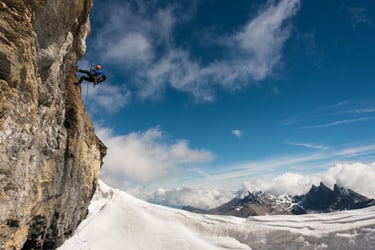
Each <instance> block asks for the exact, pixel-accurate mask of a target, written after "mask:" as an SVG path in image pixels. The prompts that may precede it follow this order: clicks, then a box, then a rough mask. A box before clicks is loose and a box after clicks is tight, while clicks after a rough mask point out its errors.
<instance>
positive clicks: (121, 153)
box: [96, 127, 215, 186]
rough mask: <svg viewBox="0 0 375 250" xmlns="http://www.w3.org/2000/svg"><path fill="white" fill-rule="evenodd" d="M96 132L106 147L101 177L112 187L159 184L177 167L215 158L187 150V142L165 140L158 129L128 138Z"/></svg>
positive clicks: (102, 131) (205, 152) (108, 130)
mask: <svg viewBox="0 0 375 250" xmlns="http://www.w3.org/2000/svg"><path fill="white" fill-rule="evenodd" d="M96 133H97V135H98V136H99V137H100V138H101V140H102V141H103V142H104V143H105V145H106V146H107V147H108V154H107V156H106V158H105V163H104V166H103V170H102V176H103V178H104V180H105V181H107V183H108V184H110V185H113V186H124V183H125V182H134V183H137V184H145V183H148V184H149V183H151V182H153V181H160V180H163V179H164V178H166V177H168V176H171V175H173V173H174V172H177V171H179V169H180V168H183V167H188V166H191V165H198V164H201V163H205V162H209V161H212V160H213V159H214V158H215V155H214V154H213V153H212V152H210V151H208V150H204V149H192V148H190V147H189V145H188V141H186V140H177V141H173V142H170V141H168V140H167V138H166V136H165V135H164V134H163V132H162V131H161V129H160V128H158V127H155V128H150V129H148V130H147V131H143V132H133V133H130V134H128V135H114V134H113V131H112V130H110V129H107V128H100V129H98V130H97V132H96Z"/></svg>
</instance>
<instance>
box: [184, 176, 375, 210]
mask: <svg viewBox="0 0 375 250" xmlns="http://www.w3.org/2000/svg"><path fill="white" fill-rule="evenodd" d="M373 205H375V200H374V199H370V198H368V197H365V196H363V195H361V194H358V193H356V192H354V191H353V190H351V189H346V188H343V187H339V186H338V185H336V184H335V185H334V188H333V190H332V189H330V188H328V187H327V186H325V185H324V184H323V183H320V185H319V186H315V185H313V186H312V187H311V189H310V190H309V191H308V192H307V193H305V194H303V195H296V196H290V195H288V194H284V195H279V196H277V195H272V194H270V193H266V192H262V191H258V192H249V191H247V192H245V193H243V194H241V195H238V196H236V197H235V198H234V199H232V200H231V201H229V202H227V203H225V204H223V205H221V206H219V207H216V208H213V209H209V210H202V209H197V208H194V207H191V206H185V207H183V208H182V209H184V210H188V211H190V212H196V213H207V214H218V215H233V216H237V217H248V216H257V215H281V214H284V215H285V214H295V215H297V214H307V213H326V212H333V211H341V210H351V209H359V208H365V207H369V206H373Z"/></svg>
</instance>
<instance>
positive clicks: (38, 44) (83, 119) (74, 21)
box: [0, 0, 106, 249]
mask: <svg viewBox="0 0 375 250" xmlns="http://www.w3.org/2000/svg"><path fill="white" fill-rule="evenodd" d="M91 6H92V0H64V1H55V0H45V1H39V0H24V1H23V0H3V1H1V2H0V249H22V248H24V249H53V248H55V247H56V246H58V245H60V244H61V243H62V242H63V241H64V239H65V238H66V237H68V236H69V235H70V234H71V233H72V232H73V230H74V229H75V228H76V226H77V225H78V224H79V222H80V221H81V220H83V219H84V218H85V216H86V215H87V207H88V204H89V202H90V200H91V198H92V195H93V193H94V191H95V188H96V185H97V180H98V174H99V169H100V166H101V164H102V159H103V157H104V155H105V153H106V147H105V146H104V145H103V144H102V143H101V141H100V140H99V139H98V138H97V137H96V135H95V133H94V128H93V126H92V123H91V121H90V119H89V117H88V115H87V113H86V111H85V107H84V105H83V103H82V100H81V95H80V87H79V86H75V85H74V84H73V82H74V81H76V75H75V65H76V63H77V60H78V59H79V58H80V57H81V56H82V55H83V53H84V51H85V38H86V36H87V34H88V33H89V19H88V15H89V11H90V8H91Z"/></svg>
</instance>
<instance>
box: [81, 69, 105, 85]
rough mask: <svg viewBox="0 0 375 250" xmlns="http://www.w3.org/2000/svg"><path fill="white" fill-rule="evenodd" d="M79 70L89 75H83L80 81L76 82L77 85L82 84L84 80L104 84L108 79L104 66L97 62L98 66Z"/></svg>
mask: <svg viewBox="0 0 375 250" xmlns="http://www.w3.org/2000/svg"><path fill="white" fill-rule="evenodd" d="M78 72H80V73H85V74H86V75H87V76H81V78H80V79H79V81H78V82H75V83H74V84H75V85H78V84H81V83H82V82H83V81H88V82H92V83H94V86H95V85H98V84H102V82H103V81H105V80H106V76H105V75H104V74H103V71H102V66H101V65H100V64H97V65H96V67H95V68H94V67H91V69H90V70H84V69H78Z"/></svg>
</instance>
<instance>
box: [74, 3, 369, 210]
mask: <svg viewBox="0 0 375 250" xmlns="http://www.w3.org/2000/svg"><path fill="white" fill-rule="evenodd" d="M374 13H375V2H373V1H336V0H332V1H323V0H316V1H304V0H302V1H299V0H275V1H261V0H256V1H249V0H238V1H225V0H215V1H213V0H203V1H157V0H153V1H141V0H139V1H115V0H112V1H105V2H104V1H95V3H94V7H93V9H92V12H91V30H92V31H91V35H90V36H89V37H88V39H87V52H86V55H85V56H84V58H82V60H81V61H80V63H79V65H80V66H81V67H87V66H88V65H90V64H95V63H101V64H102V66H103V70H104V71H105V73H106V75H107V77H108V80H107V82H106V83H105V84H104V85H103V86H99V87H96V88H92V87H90V88H89V95H88V97H87V103H86V105H87V107H88V110H89V113H90V116H91V118H92V119H93V121H94V123H95V128H96V131H97V133H98V135H99V137H100V138H101V139H102V140H103V141H104V142H105V143H106V144H107V146H109V151H108V155H107V157H106V158H105V163H104V166H103V168H102V173H101V178H102V179H103V180H104V181H105V182H107V183H108V184H110V185H112V186H116V187H119V188H122V189H125V190H128V191H129V192H132V193H134V194H136V195H138V196H142V195H144V194H145V193H148V194H149V193H152V192H153V191H156V192H155V193H153V195H154V198H155V197H158V198H160V197H161V196H163V195H164V194H166V193H167V192H172V190H174V192H175V193H176V192H177V193H178V192H180V191H181V190H182V191H183V192H185V193H189V192H190V193H194V194H195V195H201V191H197V190H201V189H204V190H206V192H208V193H210V194H212V192H211V191H212V190H215V192H216V191H217V190H221V191H220V192H221V193H223V194H227V193H226V192H227V190H231V191H235V190H238V189H266V190H270V191H274V192H278V191H277V190H280V189H283V188H282V187H290V188H289V189H288V188H286V189H285V191H288V192H293V189H294V190H295V189H299V190H305V189H307V188H308V187H309V186H310V185H311V184H312V183H316V182H319V181H322V180H323V181H325V182H328V184H330V185H333V184H334V182H337V183H338V184H341V185H344V186H349V187H351V188H353V189H355V190H356V188H357V190H358V189H361V185H363V181H364V180H365V179H363V176H367V177H373V176H375V170H374V168H375V165H374V162H375V133H374V132H373V128H374V127H375V73H374V65H375V64H374V62H375V61H374V58H375V46H374V44H375V15H374ZM82 88H83V89H82V95H83V98H86V97H85V96H84V95H85V88H86V85H83V86H82ZM358 164H359V165H358ZM358 166H360V167H358ZM362 171H364V172H362ZM354 172H355V173H357V175H355V176H358V178H357V179H355V180H351V179H350V178H349V176H350V175H353V173H354ZM368 180H369V181H370V179H368ZM370 182H371V181H370ZM361 183H362V184H361ZM301 185H302V186H303V188H302V189H301V188H298V187H299V186H301ZM372 185H373V184H372ZM371 187H372V186H371ZM290 189H292V190H290ZM364 189H366V190H368V186H367V188H364ZM224 190H225V191H224ZM182 191H181V192H182ZM283 191H284V189H283ZM215 192H213V193H215ZM220 192H219V193H220ZM155 194H158V195H156V196H155ZM216 194H217V192H216ZM228 194H229V193H228ZM367 195H371V196H375V186H373V189H372V190H370V191H369V193H367ZM192 196H193V195H191V196H188V197H190V198H191V197H192ZM165 197H166V195H165V196H163V199H166V198H165ZM213 197H214V198H213V199H219V200H220V199H224V198H223V197H221V196H215V195H213ZM207 206H208V205H207Z"/></svg>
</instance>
